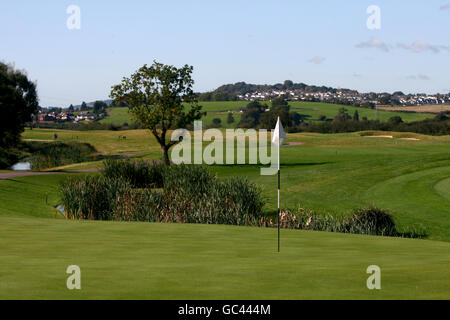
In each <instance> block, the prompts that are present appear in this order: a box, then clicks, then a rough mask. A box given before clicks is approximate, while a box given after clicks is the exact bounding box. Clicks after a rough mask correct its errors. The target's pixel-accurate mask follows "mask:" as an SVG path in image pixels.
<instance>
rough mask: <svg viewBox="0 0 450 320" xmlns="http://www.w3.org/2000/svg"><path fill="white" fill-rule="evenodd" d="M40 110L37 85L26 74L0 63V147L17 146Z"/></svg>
mask: <svg viewBox="0 0 450 320" xmlns="http://www.w3.org/2000/svg"><path fill="white" fill-rule="evenodd" d="M38 109H39V102H38V96H37V91H36V84H34V83H33V82H31V81H30V80H29V79H28V77H27V75H26V74H25V73H24V72H22V71H18V70H14V68H13V67H12V66H9V65H6V64H4V63H1V62H0V113H1V117H0V147H3V148H9V147H12V146H15V145H17V143H18V142H19V141H20V134H21V133H22V132H23V130H24V127H25V124H26V122H29V121H31V119H32V116H33V114H36V113H37V111H38Z"/></svg>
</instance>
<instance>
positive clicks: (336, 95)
mask: <svg viewBox="0 0 450 320" xmlns="http://www.w3.org/2000/svg"><path fill="white" fill-rule="evenodd" d="M281 96H285V97H286V98H287V99H288V100H292V101H316V102H329V103H337V104H350V105H351V104H359V105H363V104H367V103H369V104H373V105H387V104H392V105H397V106H421V105H428V104H431V105H436V104H446V103H450V94H436V95H426V94H415V95H404V94H402V93H399V94H395V93H394V94H392V95H390V94H386V97H385V98H386V100H385V101H383V94H376V93H359V92H357V91H351V90H342V91H339V90H337V91H336V92H331V91H329V92H305V91H302V90H267V91H255V92H251V93H246V94H244V95H237V98H238V99H239V100H244V101H254V100H271V99H273V98H276V97H281ZM383 102H384V103H383Z"/></svg>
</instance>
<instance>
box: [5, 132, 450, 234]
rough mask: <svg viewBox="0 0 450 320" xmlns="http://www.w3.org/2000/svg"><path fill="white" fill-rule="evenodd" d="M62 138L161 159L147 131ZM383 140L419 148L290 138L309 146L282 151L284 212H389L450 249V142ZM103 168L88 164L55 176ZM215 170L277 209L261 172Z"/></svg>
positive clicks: (272, 181)
mask: <svg viewBox="0 0 450 320" xmlns="http://www.w3.org/2000/svg"><path fill="white" fill-rule="evenodd" d="M52 132H53V131H49V130H33V131H26V132H25V134H24V137H25V138H35V139H37V138H39V137H40V138H43V139H46V138H47V137H48V136H51V134H52ZM58 134H59V136H60V137H61V139H63V140H64V139H71V136H72V135H74V134H76V135H79V139H80V140H81V141H86V142H89V143H91V144H92V145H93V146H95V147H96V148H97V150H99V151H100V152H101V153H104V154H112V155H124V154H129V155H134V158H140V159H160V158H161V153H160V149H159V147H158V146H157V144H156V142H155V141H154V139H153V137H151V135H150V134H149V133H148V132H147V131H145V130H135V131H126V132H125V134H126V135H127V136H128V140H127V141H122V140H119V139H117V134H118V133H117V132H111V131H94V132H90V131H89V132H72V131H61V132H59V133H58ZM122 134H123V133H122ZM382 134H388V135H391V134H392V135H394V136H395V137H396V138H397V137H415V138H418V139H421V140H420V141H406V140H398V139H386V138H367V137H361V136H360V135H359V134H358V133H348V134H335V135H322V134H313V133H303V134H291V135H289V141H291V142H295V141H297V142H303V143H304V145H301V146H289V147H283V148H282V156H281V158H282V164H283V166H282V180H281V182H282V186H283V189H282V198H281V199H282V206H283V207H284V208H290V209H294V210H295V209H296V208H297V207H298V206H302V207H306V208H308V209H312V210H315V211H318V212H322V213H324V212H326V213H331V214H334V215H343V214H347V213H348V212H349V211H351V210H352V209H355V208H358V207H361V206H368V205H376V206H378V207H381V208H383V209H387V210H390V211H391V212H392V214H393V215H394V218H395V220H396V222H397V224H398V225H399V226H400V229H401V230H408V228H411V227H417V228H420V229H426V231H427V232H428V234H429V238H430V239H434V240H444V241H450V220H449V219H448V217H449V216H450V206H449V202H448V200H449V199H448V193H446V191H445V190H447V189H446V186H447V184H446V183H448V182H440V181H441V180H443V179H446V178H448V177H450V154H449V152H448V150H449V145H450V136H444V137H431V136H422V135H417V134H409V133H401V134H398V133H385V132H384V133H382ZM205 145H206V144H205ZM101 165H102V163H101V162H91V163H84V164H77V165H71V166H66V167H63V168H58V169H62V170H75V169H85V168H92V167H99V166H101ZM211 170H213V172H216V173H217V174H218V175H219V177H229V176H236V175H237V176H244V177H247V178H248V179H250V180H251V181H253V182H255V183H257V184H258V185H259V186H260V187H261V188H262V189H263V192H264V195H265V198H266V201H267V205H266V206H265V211H273V210H275V209H276V195H277V193H276V188H277V184H276V178H275V177H267V176H261V175H260V166H248V165H247V166H213V167H211ZM37 179H40V177H38V178H37ZM445 181H446V180H445ZM439 182H440V183H439ZM1 183H2V182H1V181H0V185H1ZM438 183H439V184H438ZM435 185H436V186H435ZM446 195H447V196H446Z"/></svg>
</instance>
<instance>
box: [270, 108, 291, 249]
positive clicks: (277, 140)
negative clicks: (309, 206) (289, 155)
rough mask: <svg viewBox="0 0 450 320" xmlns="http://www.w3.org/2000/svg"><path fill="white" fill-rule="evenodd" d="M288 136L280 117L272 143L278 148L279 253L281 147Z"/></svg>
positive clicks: (279, 228) (279, 227) (279, 229)
mask: <svg viewBox="0 0 450 320" xmlns="http://www.w3.org/2000/svg"><path fill="white" fill-rule="evenodd" d="M286 139H287V136H286V132H285V131H284V128H283V124H282V123H281V121H280V117H278V121H277V125H276V127H275V132H274V134H273V139H272V143H273V144H276V145H277V146H278V252H280V231H281V225H280V222H281V221H280V220H281V219H280V216H281V208H280V190H281V170H280V169H281V166H280V147H281V146H282V145H283V143H284V142H285V141H286Z"/></svg>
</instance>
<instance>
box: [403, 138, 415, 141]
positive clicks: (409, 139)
mask: <svg viewBox="0 0 450 320" xmlns="http://www.w3.org/2000/svg"><path fill="white" fill-rule="evenodd" d="M398 140H408V141H420V139H417V138H398Z"/></svg>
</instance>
